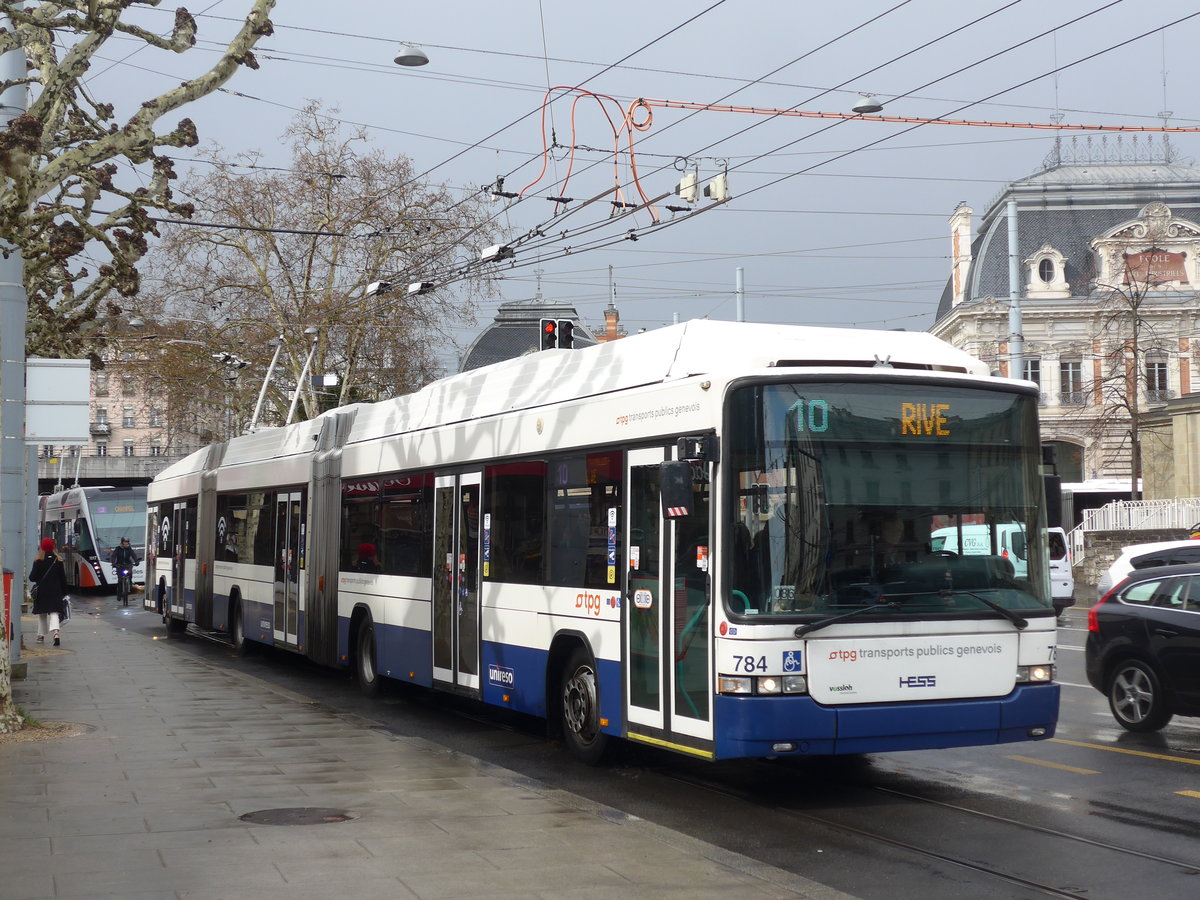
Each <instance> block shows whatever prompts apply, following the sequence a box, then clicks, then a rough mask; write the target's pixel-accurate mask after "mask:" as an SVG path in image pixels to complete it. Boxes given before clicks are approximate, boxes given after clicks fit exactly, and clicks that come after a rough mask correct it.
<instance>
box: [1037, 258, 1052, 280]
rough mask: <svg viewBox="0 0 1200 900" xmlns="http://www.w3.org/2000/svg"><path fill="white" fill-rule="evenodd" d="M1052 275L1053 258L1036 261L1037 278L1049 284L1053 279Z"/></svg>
mask: <svg viewBox="0 0 1200 900" xmlns="http://www.w3.org/2000/svg"><path fill="white" fill-rule="evenodd" d="M1054 276H1055V271H1054V260H1052V259H1043V260H1042V261H1041V262H1039V263H1038V278H1040V279H1042V281H1044V282H1046V284H1049V283H1050V282H1052V281H1053V280H1054Z"/></svg>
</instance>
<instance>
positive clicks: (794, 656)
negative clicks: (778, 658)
mask: <svg viewBox="0 0 1200 900" xmlns="http://www.w3.org/2000/svg"><path fill="white" fill-rule="evenodd" d="M800 658H801V657H800V651H798V650H788V651H787V652H786V653H784V654H783V671H785V672H799V671H800V669H802V668H803V666H802V665H801V664H800Z"/></svg>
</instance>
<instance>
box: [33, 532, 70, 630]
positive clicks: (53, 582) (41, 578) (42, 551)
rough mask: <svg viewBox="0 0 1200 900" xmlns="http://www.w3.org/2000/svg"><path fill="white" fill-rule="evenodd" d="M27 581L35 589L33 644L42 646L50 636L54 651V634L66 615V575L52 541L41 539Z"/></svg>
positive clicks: (52, 539) (50, 539) (51, 539)
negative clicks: (36, 623) (47, 636)
mask: <svg viewBox="0 0 1200 900" xmlns="http://www.w3.org/2000/svg"><path fill="white" fill-rule="evenodd" d="M29 581H30V582H31V583H32V584H34V585H36V586H37V590H36V591H35V592H34V596H33V611H34V612H35V613H36V614H37V617H38V634H37V642H38V643H39V644H41V643H44V642H45V640H46V635H47V634H50V635H52V636H53V638H54V646H55V647H57V646H59V640H58V631H59V628H60V627H61V625H62V621H63V620H64V619H65V618H66V615H67V604H66V599H65V598H66V596H67V573H66V571H65V570H64V569H63V564H62V560H61V559H59V557H58V554H56V553H55V552H54V538H49V537H48V538H42V543H41V546H40V547H39V548H38V555H37V559H35V560H34V561H33V568H32V569H30V571H29Z"/></svg>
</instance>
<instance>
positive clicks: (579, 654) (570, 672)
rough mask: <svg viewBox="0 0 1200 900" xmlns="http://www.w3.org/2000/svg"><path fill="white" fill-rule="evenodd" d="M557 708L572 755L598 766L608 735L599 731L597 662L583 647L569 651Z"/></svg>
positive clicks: (564, 738)
mask: <svg viewBox="0 0 1200 900" xmlns="http://www.w3.org/2000/svg"><path fill="white" fill-rule="evenodd" d="M559 707H560V709H561V715H562V729H563V740H564V741H565V742H566V744H567V749H569V750H570V751H571V755H572V756H574V757H575V758H576V759H578V760H579V761H580V762H582V763H584V764H586V765H589V766H595V765H599V763H600V761H601V760H602V759H603V758H604V753H605V751H606V750H607V749H608V735H606V734H603V733H602V732H601V731H600V702H599V693H598V689H597V686H596V664H595V663H594V662H593V661H592V657H591V654H589V653H588V652H587V650H585V649H584V648H583V647H576V648H575V649H574V650H572V651H571V656H570V658H569V659H568V660H567V666H566V668H565V669H563V676H562V690H561V691H560V692H559Z"/></svg>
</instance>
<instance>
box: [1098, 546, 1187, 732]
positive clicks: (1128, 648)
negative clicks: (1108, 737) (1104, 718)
mask: <svg viewBox="0 0 1200 900" xmlns="http://www.w3.org/2000/svg"><path fill="white" fill-rule="evenodd" d="M1085 660H1086V664H1087V677H1088V681H1090V682H1091V683H1092V687H1094V688H1095V689H1096V690H1098V691H1100V692H1102V693H1103V694H1105V695H1106V696H1107V697H1108V705H1109V708H1111V709H1112V714H1113V717H1114V718H1116V720H1117V723H1118V724H1119V725H1121V727H1123V728H1126V729H1128V730H1129V731H1157V730H1158V729H1160V728H1162V727H1163V726H1164V725H1166V724H1167V723H1168V722H1169V721H1171V716H1173V715H1175V714H1176V713H1178V714H1179V715H1182V716H1200V565H1197V564H1195V563H1192V564H1190V565H1186V566H1159V567H1157V568H1150V569H1137V570H1135V571H1133V572H1132V573H1131V574H1130V575H1129V577H1128V578H1126V579H1125V580H1124V581H1122V582H1121V583H1120V584H1118V585H1117V586H1116V587H1115V588H1113V589H1112V590H1111V591H1109V592H1108V593H1107V594H1105V595H1104V597H1103V599H1101V600H1100V602H1099V603H1097V604H1096V605H1095V606H1093V607H1092V608H1091V609H1090V610H1089V611H1088V636H1087V645H1086V647H1085Z"/></svg>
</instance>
